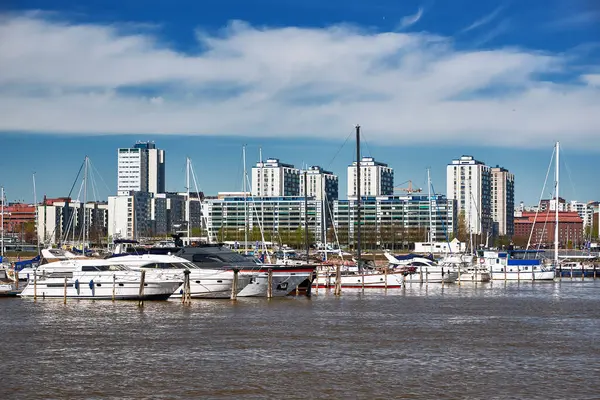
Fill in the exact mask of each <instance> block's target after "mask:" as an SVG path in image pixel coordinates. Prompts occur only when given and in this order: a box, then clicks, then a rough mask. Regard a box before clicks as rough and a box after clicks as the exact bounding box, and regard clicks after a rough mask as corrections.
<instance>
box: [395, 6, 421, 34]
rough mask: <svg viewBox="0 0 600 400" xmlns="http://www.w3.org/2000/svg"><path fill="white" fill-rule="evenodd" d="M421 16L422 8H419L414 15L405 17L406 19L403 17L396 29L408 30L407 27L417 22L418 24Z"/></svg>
mask: <svg viewBox="0 0 600 400" xmlns="http://www.w3.org/2000/svg"><path fill="white" fill-rule="evenodd" d="M422 16H423V8H421V7H419V9H418V10H417V13H416V14H414V15H407V16H406V17H404V18H402V19H401V20H400V25H399V26H398V29H405V28H408V27H409V26H412V25H414V24H416V23H417V22H419V20H420V19H421V17H422Z"/></svg>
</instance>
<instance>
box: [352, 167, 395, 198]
mask: <svg viewBox="0 0 600 400" xmlns="http://www.w3.org/2000/svg"><path fill="white" fill-rule="evenodd" d="M356 182H357V180H356V161H355V162H353V163H352V165H349V166H348V198H356V194H357V193H356V192H357V190H356ZM360 194H361V196H369V197H370V196H392V195H393V194H394V169H393V168H390V167H388V165H387V164H385V163H382V162H378V161H375V159H374V158H373V157H363V158H362V159H361V161H360Z"/></svg>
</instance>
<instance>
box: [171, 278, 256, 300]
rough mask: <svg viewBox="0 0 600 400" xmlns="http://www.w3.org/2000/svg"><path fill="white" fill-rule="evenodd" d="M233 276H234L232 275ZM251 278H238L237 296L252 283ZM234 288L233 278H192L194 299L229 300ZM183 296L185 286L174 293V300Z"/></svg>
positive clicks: (191, 284) (191, 291) (191, 286)
mask: <svg viewBox="0 0 600 400" xmlns="http://www.w3.org/2000/svg"><path fill="white" fill-rule="evenodd" d="M231 275H232V274H231ZM251 278H252V277H251V276H242V275H240V276H238V282H237V294H238V296H239V294H240V292H241V291H242V290H244V288H245V287H246V286H248V284H249V283H250V280H251ZM232 287H233V277H231V278H214V277H211V278H206V277H190V297H191V298H192V299H229V298H231V290H232ZM182 296H183V284H182V285H181V286H180V287H179V288H178V289H177V290H176V291H175V293H173V296H172V297H173V298H181V297H182Z"/></svg>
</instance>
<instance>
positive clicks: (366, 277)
mask: <svg viewBox="0 0 600 400" xmlns="http://www.w3.org/2000/svg"><path fill="white" fill-rule="evenodd" d="M360 160H361V154H360V125H356V267H352V266H346V267H345V268H344V269H343V270H341V277H340V285H341V287H342V288H360V289H369V288H371V289H376V288H387V289H393V288H400V287H402V286H403V285H404V279H405V276H406V275H407V274H409V273H411V272H414V271H413V270H409V269H401V270H393V269H389V268H386V269H385V270H383V271H379V270H376V269H372V268H365V266H364V261H363V260H362V259H361V215H360V214H361V204H360V203H361V190H360V172H361V171H360ZM335 279H336V277H335V272H334V269H333V268H332V267H329V266H328V267H326V268H325V269H324V270H321V271H319V272H318V275H317V279H315V280H314V281H313V286H318V287H324V288H329V287H332V286H333V285H335Z"/></svg>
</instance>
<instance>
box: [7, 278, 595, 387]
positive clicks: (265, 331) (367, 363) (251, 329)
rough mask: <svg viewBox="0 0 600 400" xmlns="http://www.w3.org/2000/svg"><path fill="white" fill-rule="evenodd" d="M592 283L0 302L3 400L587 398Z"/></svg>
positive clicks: (591, 379) (591, 383)
mask: <svg viewBox="0 0 600 400" xmlns="http://www.w3.org/2000/svg"><path fill="white" fill-rule="evenodd" d="M599 297H600V280H598V281H586V282H562V283H541V282H540V283H535V284H531V283H520V284H518V283H509V284H507V285H505V284H504V283H493V284H483V285H482V284H480V285H477V286H474V285H473V284H463V285H461V286H458V285H446V286H445V287H444V288H442V287H441V285H429V286H428V287H425V286H420V285H418V284H413V285H412V286H409V287H407V288H406V289H404V290H389V291H388V292H387V294H386V293H385V292H383V291H372V290H369V291H366V292H365V293H364V294H361V292H360V290H358V291H357V290H355V291H350V290H346V291H344V293H343V294H342V297H341V298H336V297H334V296H333V294H332V293H329V294H327V292H326V291H325V290H322V289H321V290H319V295H313V297H312V298H310V299H308V298H306V297H298V298H284V299H274V300H271V301H268V300H266V299H239V300H238V301H237V302H231V301H228V300H222V301H221V300H202V301H193V304H192V305H191V306H183V305H182V304H181V303H179V301H174V300H171V301H167V302H156V303H152V302H147V303H146V304H145V306H144V307H143V308H139V307H138V306H137V303H134V302H116V303H112V302H110V301H109V302H99V301H98V302H89V301H71V302H69V303H68V304H67V305H63V304H62V301H61V300H59V301H56V300H53V301H49V300H38V301H37V302H35V303H34V302H33V301H32V300H23V299H2V300H0V315H1V316H2V318H1V320H0V337H1V338H2V345H1V346H0V359H1V360H2V371H3V372H2V385H1V386H0V397H1V398H3V399H12V398H19V399H30V398H31V399H33V398H35V399H39V398H46V399H50V398H55V399H65V398H69V399H76V398H98V399H100V398H102V399H110V398H113V399H124V398H136V399H138V398H150V397H151V398H158V399H160V398H164V399H175V398H215V399H219V398H236V399H238V398H249V399H250V398H274V399H281V398H292V399H293V398H304V399H306V398H320V399H327V398H329V399H340V398H365V399H389V398H399V399H457V398H467V399H522V398H527V399H564V398H570V399H575V398H576V399H598V398H600V379H599V378H600V367H599V366H598V360H599V357H600V343H599V342H598V332H599V330H600V308H599V307H598V304H599V303H598V298H599Z"/></svg>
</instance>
